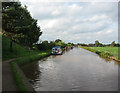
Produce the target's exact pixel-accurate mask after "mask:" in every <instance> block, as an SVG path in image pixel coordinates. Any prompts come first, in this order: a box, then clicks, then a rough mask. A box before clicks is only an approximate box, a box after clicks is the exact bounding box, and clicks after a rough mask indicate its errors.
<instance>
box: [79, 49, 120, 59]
mask: <svg viewBox="0 0 120 93" xmlns="http://www.w3.org/2000/svg"><path fill="white" fill-rule="evenodd" d="M81 48H83V49H86V50H89V51H91V52H94V53H96V54H98V55H100V56H102V57H106V58H111V59H114V60H116V61H120V60H119V59H120V57H118V55H119V52H118V51H119V49H118V47H81Z"/></svg>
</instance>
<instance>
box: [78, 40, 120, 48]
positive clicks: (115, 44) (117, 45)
mask: <svg viewBox="0 0 120 93" xmlns="http://www.w3.org/2000/svg"><path fill="white" fill-rule="evenodd" d="M77 45H81V46H88V47H106V46H110V47H119V46H120V44H119V43H115V41H113V42H112V43H111V44H102V43H100V42H99V41H98V40H96V41H95V43H94V44H92V43H91V44H84V43H83V44H80V43H78V44H77Z"/></svg>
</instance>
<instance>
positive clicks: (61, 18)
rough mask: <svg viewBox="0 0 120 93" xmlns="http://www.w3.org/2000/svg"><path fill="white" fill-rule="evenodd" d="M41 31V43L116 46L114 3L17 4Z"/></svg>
mask: <svg viewBox="0 0 120 93" xmlns="http://www.w3.org/2000/svg"><path fill="white" fill-rule="evenodd" d="M20 2H22V5H27V7H28V11H29V12H30V13H31V15H32V17H33V18H35V19H37V20H38V26H40V27H41V30H42V31H43V34H42V36H40V40H42V41H44V40H48V41H53V40H56V39H58V38H59V39H61V40H63V41H64V42H66V43H67V42H73V43H94V42H95V40H99V42H101V43H105V44H108V43H111V42H112V41H116V42H118V3H117V2H74V1H69V2H65V1H63V0H61V1H60V2H55V1H52V2H44V1H42V2H37V1H36V0H33V1H29V0H28V1H27V2H25V1H24V0H20Z"/></svg>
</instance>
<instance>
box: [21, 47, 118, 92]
mask: <svg viewBox="0 0 120 93" xmlns="http://www.w3.org/2000/svg"><path fill="white" fill-rule="evenodd" d="M21 68H22V70H23V72H24V73H25V75H26V76H27V78H28V79H29V81H30V83H31V84H32V86H33V88H34V89H35V90H36V91H117V90H118V65H117V64H116V63H115V62H114V61H106V60H105V59H102V58H101V57H99V56H98V55H97V54H95V53H92V52H90V51H87V50H84V49H81V48H74V49H72V50H70V51H66V52H65V53H64V54H63V55H57V56H56V55H51V56H49V57H47V58H44V59H42V60H38V61H35V62H31V63H30V64H27V65H24V66H22V67H21Z"/></svg>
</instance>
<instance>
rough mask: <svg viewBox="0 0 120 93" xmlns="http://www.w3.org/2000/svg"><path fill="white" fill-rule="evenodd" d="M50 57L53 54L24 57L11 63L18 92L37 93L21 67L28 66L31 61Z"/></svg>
mask: <svg viewBox="0 0 120 93" xmlns="http://www.w3.org/2000/svg"><path fill="white" fill-rule="evenodd" d="M50 55H51V52H47V53H42V54H38V55H35V56H27V57H23V58H20V59H16V60H14V61H12V62H10V65H11V70H12V74H13V78H14V83H15V85H16V87H17V91H27V92H30V93H31V92H32V93H35V90H34V89H33V87H32V85H31V84H30V83H29V81H28V78H27V77H26V76H25V74H24V73H23V71H22V70H21V69H20V67H19V66H21V65H24V64H27V63H29V62H31V61H35V60H39V59H42V58H45V57H48V56H50ZM24 60H25V61H24Z"/></svg>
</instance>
